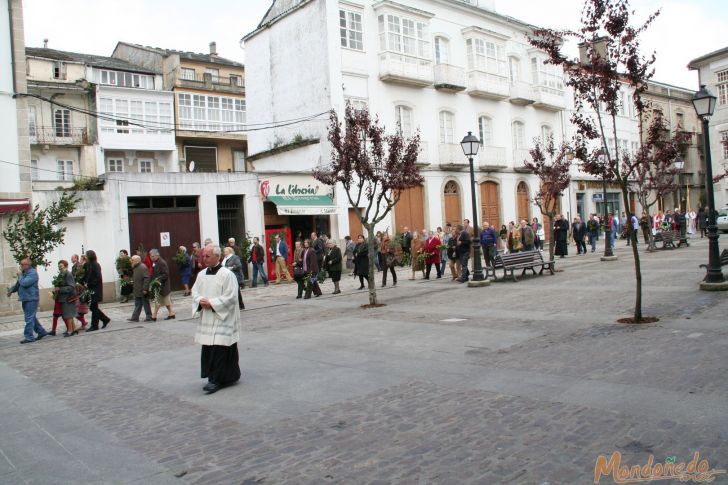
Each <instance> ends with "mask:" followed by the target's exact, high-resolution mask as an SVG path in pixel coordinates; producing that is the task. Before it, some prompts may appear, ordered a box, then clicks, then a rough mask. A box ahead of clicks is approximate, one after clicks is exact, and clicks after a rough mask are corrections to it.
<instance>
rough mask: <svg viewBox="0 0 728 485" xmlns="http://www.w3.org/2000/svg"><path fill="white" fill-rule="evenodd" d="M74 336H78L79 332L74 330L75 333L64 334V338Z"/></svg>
mask: <svg viewBox="0 0 728 485" xmlns="http://www.w3.org/2000/svg"><path fill="white" fill-rule="evenodd" d="M74 335H78V330H74V331H73V332H71V333H68V332H63V336H64V337H73V336H74Z"/></svg>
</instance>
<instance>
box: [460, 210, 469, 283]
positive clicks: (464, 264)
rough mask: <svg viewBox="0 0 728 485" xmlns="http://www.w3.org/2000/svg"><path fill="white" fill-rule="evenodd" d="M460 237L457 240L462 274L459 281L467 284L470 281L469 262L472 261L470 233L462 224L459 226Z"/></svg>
mask: <svg viewBox="0 0 728 485" xmlns="http://www.w3.org/2000/svg"><path fill="white" fill-rule="evenodd" d="M458 232H459V233H460V234H459V235H458V239H457V255H458V259H459V260H460V267H461V270H460V271H461V274H460V279H458V281H459V282H460V283H465V282H466V281H468V280H469V279H470V270H469V269H468V260H469V259H470V242H471V239H470V233H469V232H468V231H466V230H465V227H464V226H463V225H462V224H458Z"/></svg>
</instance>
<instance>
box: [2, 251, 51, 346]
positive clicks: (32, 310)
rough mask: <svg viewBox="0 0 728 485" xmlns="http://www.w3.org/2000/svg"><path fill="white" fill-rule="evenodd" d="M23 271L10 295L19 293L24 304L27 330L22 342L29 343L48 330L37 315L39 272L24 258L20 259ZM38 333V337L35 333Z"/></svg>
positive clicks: (19, 274)
mask: <svg viewBox="0 0 728 485" xmlns="http://www.w3.org/2000/svg"><path fill="white" fill-rule="evenodd" d="M20 268H21V272H20V273H18V281H16V282H15V284H14V285H13V286H12V287H11V288H9V289H8V297H10V295H12V294H13V293H16V292H17V293H18V299H19V300H20V303H21V305H22V306H23V316H24V318H25V331H24V337H25V338H24V339H23V340H21V341H20V343H21V344H27V343H30V342H35V341H36V340H40V339H42V338H43V337H45V336H46V335H48V332H46V330H45V329H44V328H43V326H42V325H41V324H40V322H39V321H38V317H36V316H35V314H36V312H37V311H38V298H39V294H38V272H37V271H36V270H35V268H34V267H33V265H32V264H31V262H30V259H28V258H24V259H23V260H22V261H20ZM34 332H35V333H36V334H37V337H36V336H34V335H33V333H34Z"/></svg>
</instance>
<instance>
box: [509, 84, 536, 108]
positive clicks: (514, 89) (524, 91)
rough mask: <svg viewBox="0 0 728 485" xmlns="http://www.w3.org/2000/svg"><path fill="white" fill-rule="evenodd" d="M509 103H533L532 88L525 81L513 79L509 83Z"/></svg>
mask: <svg viewBox="0 0 728 485" xmlns="http://www.w3.org/2000/svg"><path fill="white" fill-rule="evenodd" d="M510 87H511V93H510V96H511V99H510V101H511V103H513V104H517V105H526V104H533V102H534V101H536V100H535V96H534V94H533V88H531V85H530V84H529V83H527V82H523V81H515V82H513V83H511V86H510Z"/></svg>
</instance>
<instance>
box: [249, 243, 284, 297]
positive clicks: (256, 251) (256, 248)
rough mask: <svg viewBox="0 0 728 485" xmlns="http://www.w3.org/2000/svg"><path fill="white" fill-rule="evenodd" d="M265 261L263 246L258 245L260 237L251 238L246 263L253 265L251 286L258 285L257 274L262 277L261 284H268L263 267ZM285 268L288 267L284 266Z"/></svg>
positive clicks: (255, 286)
mask: <svg viewBox="0 0 728 485" xmlns="http://www.w3.org/2000/svg"><path fill="white" fill-rule="evenodd" d="M264 261H265V251H263V246H261V245H260V238H257V237H254V238H253V247H252V248H250V257H248V263H252V265H253V288H257V287H258V274H260V277H261V278H262V279H263V284H264V285H265V286H268V277H267V276H266V275H265V270H264V269H263V262H264ZM286 269H288V268H287V267H286Z"/></svg>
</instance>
